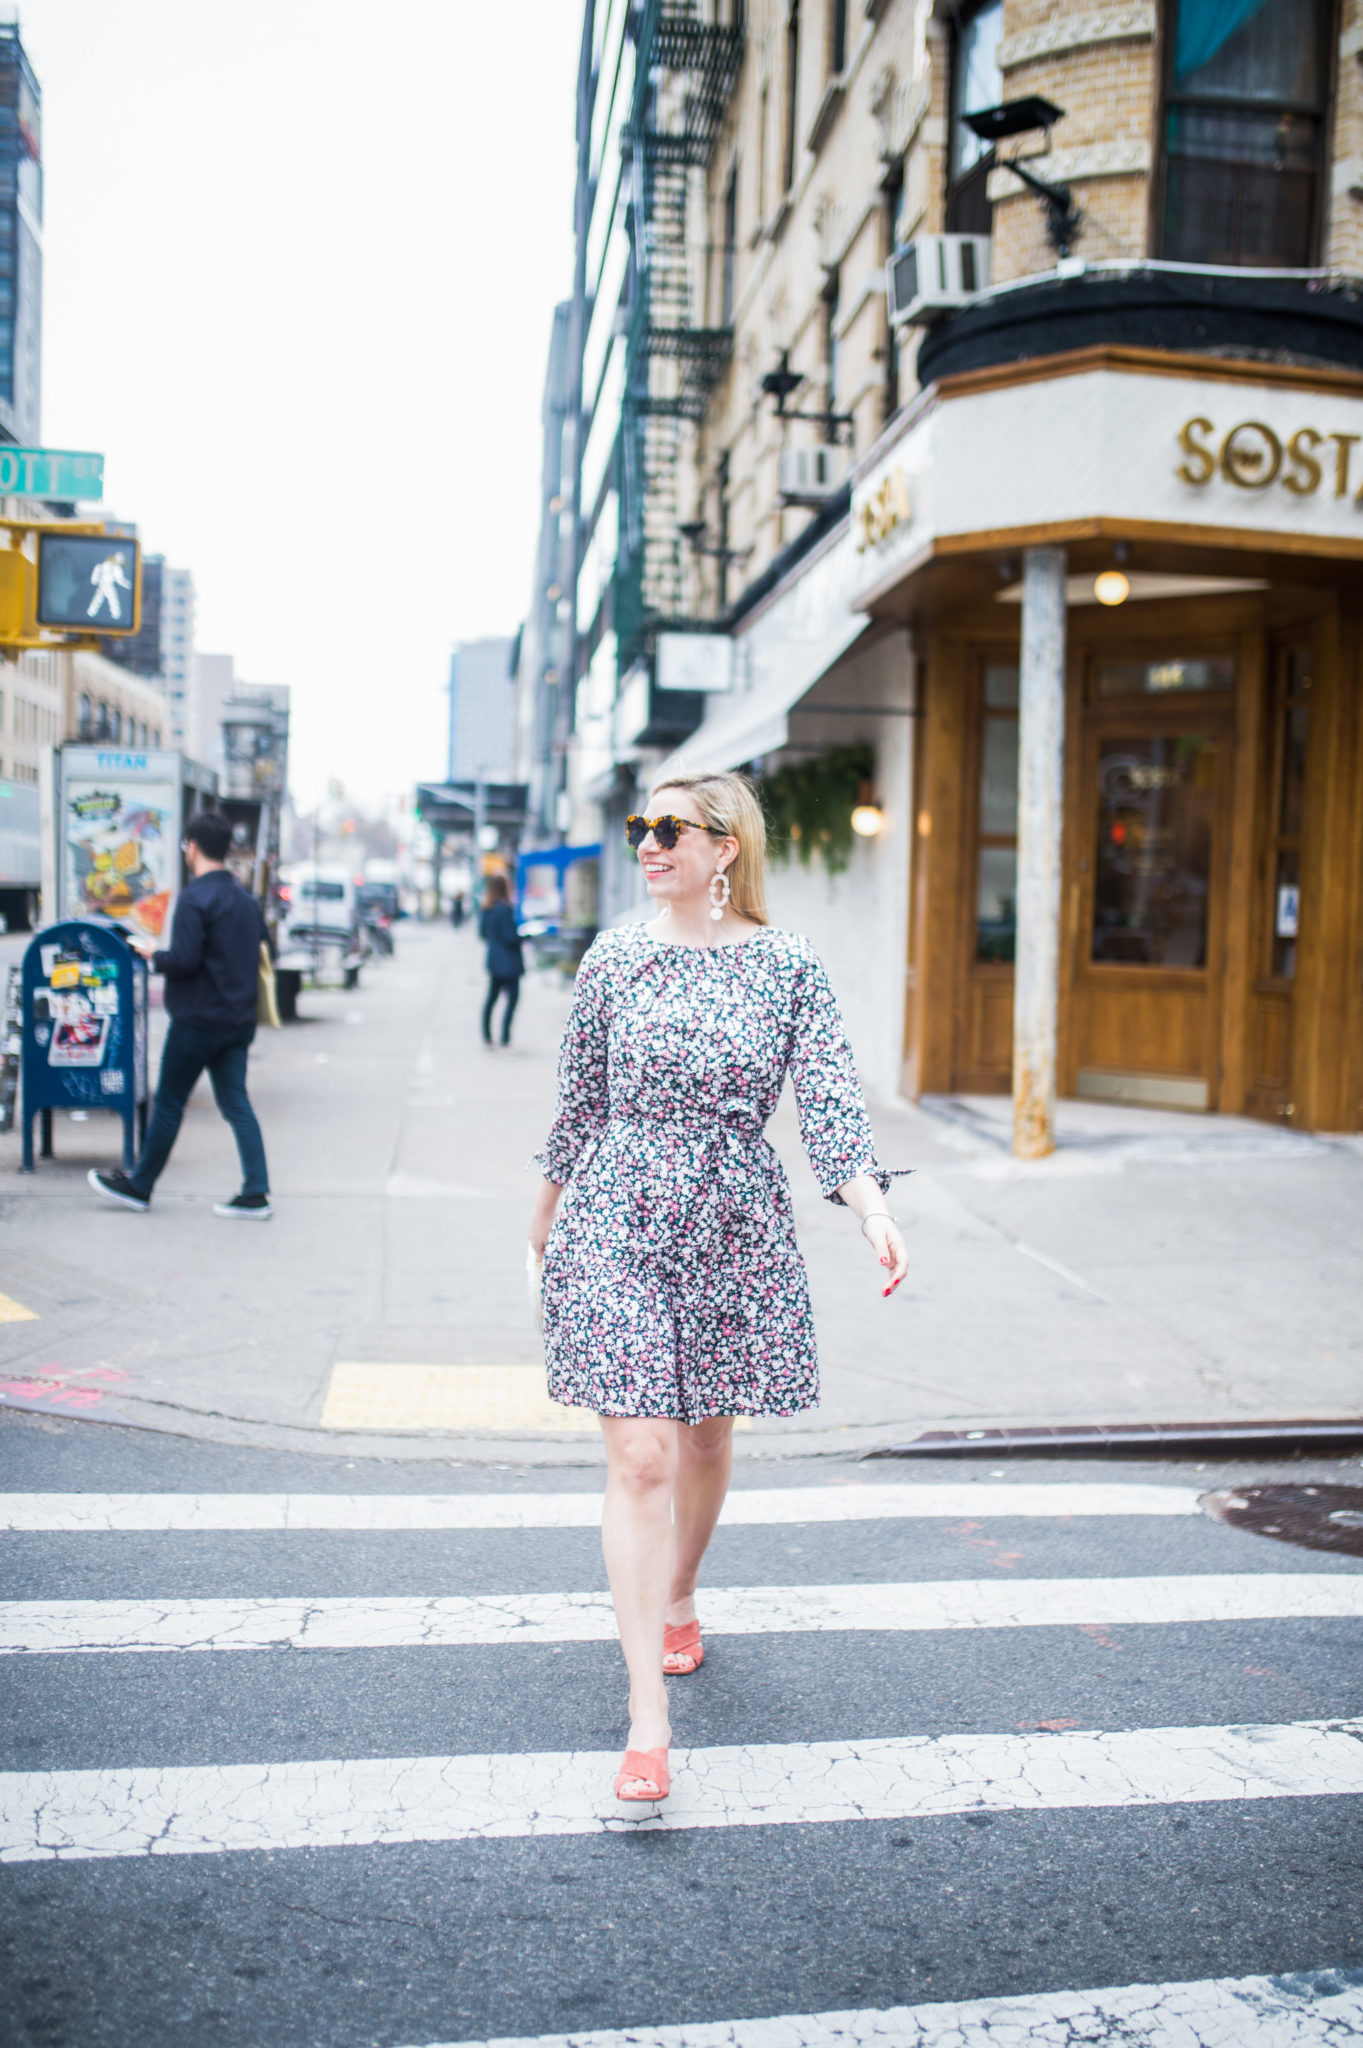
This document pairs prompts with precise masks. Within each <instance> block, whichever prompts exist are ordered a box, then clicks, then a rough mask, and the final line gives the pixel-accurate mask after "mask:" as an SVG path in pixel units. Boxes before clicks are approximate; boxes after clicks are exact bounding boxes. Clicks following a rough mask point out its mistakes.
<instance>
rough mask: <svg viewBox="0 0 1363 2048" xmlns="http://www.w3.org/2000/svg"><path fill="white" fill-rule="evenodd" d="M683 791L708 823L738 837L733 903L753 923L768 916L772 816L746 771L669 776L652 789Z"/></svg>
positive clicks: (731, 866) (730, 869) (731, 871)
mask: <svg viewBox="0 0 1363 2048" xmlns="http://www.w3.org/2000/svg"><path fill="white" fill-rule="evenodd" d="M660 789H684V790H685V791H686V793H687V795H688V796H692V797H694V798H695V800H696V806H697V809H698V810H699V811H700V814H701V816H702V817H703V818H704V820H705V822H706V824H707V825H717V826H719V827H720V829H721V830H722V831H725V832H728V833H731V834H732V835H733V837H734V838H735V839H736V840H737V841H738V853H737V855H736V857H735V858H734V860H733V861H731V862H730V864H729V867H728V868H727V869H726V871H725V872H726V873H727V875H728V877H729V907H730V908H731V909H732V910H736V911H737V912H738V914H739V916H740V917H746V918H747V919H748V922H749V923H750V924H766V923H768V921H769V920H768V918H767V820H766V814H765V813H764V811H763V809H762V806H761V804H760V803H759V802H758V799H757V791H756V790H755V789H754V788H753V786H752V784H751V783H750V782H749V780H748V778H747V776H746V775H669V776H668V778H667V780H666V782H660V783H658V784H657V786H656V787H655V789H654V790H653V795H654V796H656V795H657V794H658V791H659V790H660Z"/></svg>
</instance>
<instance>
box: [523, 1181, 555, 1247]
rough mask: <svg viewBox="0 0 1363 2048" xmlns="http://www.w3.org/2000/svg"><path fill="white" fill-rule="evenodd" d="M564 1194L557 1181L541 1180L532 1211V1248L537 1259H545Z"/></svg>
mask: <svg viewBox="0 0 1363 2048" xmlns="http://www.w3.org/2000/svg"><path fill="white" fill-rule="evenodd" d="M562 1193H563V1189H562V1188H561V1187H560V1186H559V1184H558V1182H557V1181H556V1180H541V1182H540V1184H539V1188H538V1190H537V1191H536V1194H535V1202H534V1207H533V1208H532V1209H531V1211H530V1248H531V1250H532V1251H533V1252H534V1254H535V1257H536V1258H537V1259H542V1258H543V1257H544V1247H545V1246H546V1245H547V1244H548V1242H549V1233H550V1231H551V1230H552V1229H553V1227H554V1217H555V1215H556V1214H557V1212H558V1200H559V1196H560V1195H561V1194H562Z"/></svg>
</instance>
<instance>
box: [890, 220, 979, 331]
mask: <svg viewBox="0 0 1363 2048" xmlns="http://www.w3.org/2000/svg"><path fill="white" fill-rule="evenodd" d="M988 283H989V236H988V235H915V236H914V238H913V240H912V241H911V242H910V243H909V244H908V246H907V247H906V248H903V249H896V250H895V252H894V255H893V256H892V257H891V258H890V260H889V262H888V263H887V264H886V266H885V291H886V296H887V297H888V299H889V302H890V325H891V326H892V327H927V326H930V325H931V323H932V322H933V321H934V320H936V319H939V318H940V317H941V315H942V314H943V313H950V312H953V311H954V310H955V308H956V307H957V306H964V305H967V304H968V303H969V302H970V300H971V299H973V298H974V297H975V295H976V293H977V292H982V291H983V290H984V289H985V287H986V286H987V285H988Z"/></svg>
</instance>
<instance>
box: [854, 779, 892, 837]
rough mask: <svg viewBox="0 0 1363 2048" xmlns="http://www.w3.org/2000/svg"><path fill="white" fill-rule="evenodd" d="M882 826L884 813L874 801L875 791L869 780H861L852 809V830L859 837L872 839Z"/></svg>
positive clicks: (881, 829) (882, 828) (883, 824)
mask: <svg viewBox="0 0 1363 2048" xmlns="http://www.w3.org/2000/svg"><path fill="white" fill-rule="evenodd" d="M884 827H885V813H884V811H882V810H881V808H880V805H879V804H878V803H877V802H876V799H875V791H874V789H873V787H872V785H871V784H870V783H869V782H863V783H862V785H861V787H860V789H859V790H858V791H857V801H856V804H855V806H854V807H853V811H852V830H853V831H854V832H855V833H856V835H857V837H858V838H859V839H874V838H875V837H876V835H877V834H878V833H879V832H882V831H883V830H884Z"/></svg>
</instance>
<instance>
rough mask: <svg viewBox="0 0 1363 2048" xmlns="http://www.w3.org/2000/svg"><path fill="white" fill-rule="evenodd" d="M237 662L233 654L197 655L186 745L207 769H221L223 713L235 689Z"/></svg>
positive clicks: (190, 695)
mask: <svg viewBox="0 0 1363 2048" xmlns="http://www.w3.org/2000/svg"><path fill="white" fill-rule="evenodd" d="M236 687H237V676H236V664H235V662H234V660H233V657H232V656H231V655H230V654H196V655H195V657H194V672H193V681H192V683H191V686H190V694H189V697H188V699H187V700H186V701H187V702H188V703H189V706H190V716H189V719H188V721H187V727H188V729H187V731H186V734H185V746H186V747H187V748H188V750H189V752H190V753H191V754H192V755H193V757H194V759H195V760H196V761H201V762H202V763H203V764H204V766H205V767H206V768H217V769H221V767H222V765H223V750H222V714H223V710H224V707H225V706H226V705H227V703H228V701H229V700H230V698H231V697H232V696H233V694H234V693H235V691H236Z"/></svg>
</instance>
